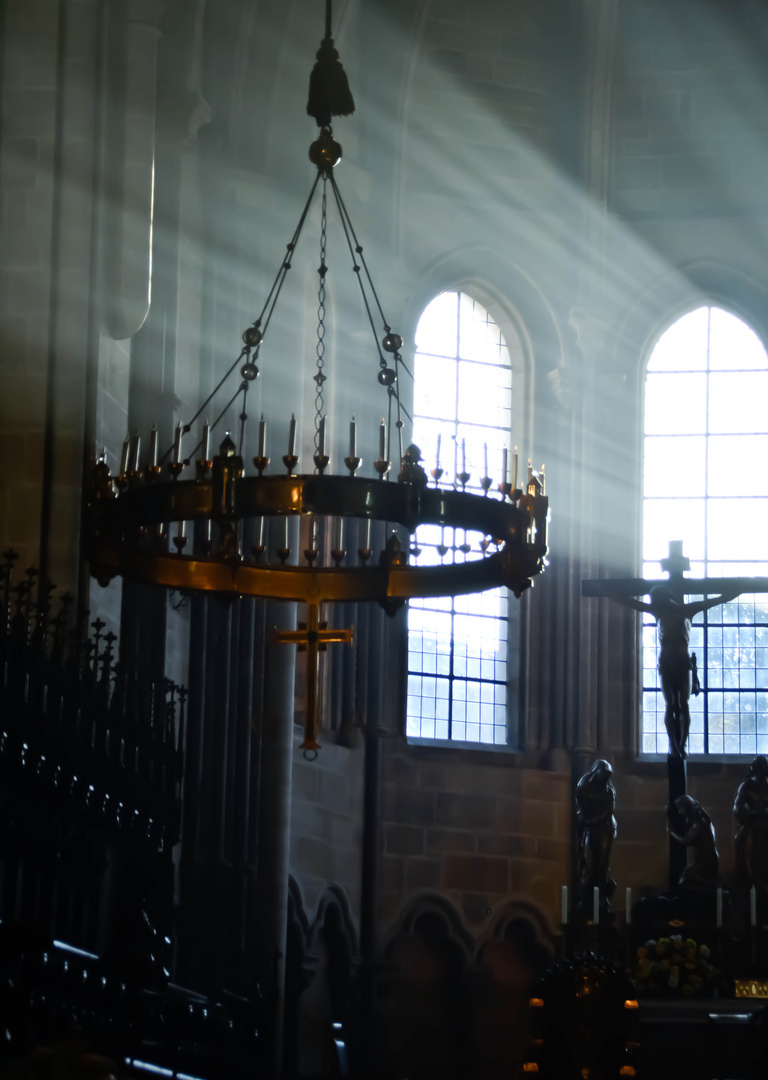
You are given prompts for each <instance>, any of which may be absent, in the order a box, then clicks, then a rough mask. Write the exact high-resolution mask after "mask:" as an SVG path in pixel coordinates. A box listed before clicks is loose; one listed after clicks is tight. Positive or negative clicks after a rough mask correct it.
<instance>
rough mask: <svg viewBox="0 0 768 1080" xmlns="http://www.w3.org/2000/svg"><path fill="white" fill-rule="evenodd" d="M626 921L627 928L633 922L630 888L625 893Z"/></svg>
mask: <svg viewBox="0 0 768 1080" xmlns="http://www.w3.org/2000/svg"><path fill="white" fill-rule="evenodd" d="M624 921H625V922H626V924H627V926H629V924H630V923H631V922H632V890H631V889H630V888H627V889H626V890H625V892H624Z"/></svg>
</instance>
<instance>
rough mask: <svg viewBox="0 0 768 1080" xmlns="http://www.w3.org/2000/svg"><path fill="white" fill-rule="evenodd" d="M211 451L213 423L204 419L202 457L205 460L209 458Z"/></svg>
mask: <svg viewBox="0 0 768 1080" xmlns="http://www.w3.org/2000/svg"><path fill="white" fill-rule="evenodd" d="M210 452H211V425H210V424H209V423H208V421H207V420H204V421H203V452H202V454H201V455H200V457H201V458H202V459H203V461H207V460H208V455H209V454H210Z"/></svg>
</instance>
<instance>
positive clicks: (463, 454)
mask: <svg viewBox="0 0 768 1080" xmlns="http://www.w3.org/2000/svg"><path fill="white" fill-rule="evenodd" d="M461 471H462V472H463V473H465V472H466V471H467V440H466V439H462V440H461Z"/></svg>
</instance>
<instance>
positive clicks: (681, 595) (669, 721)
mask: <svg viewBox="0 0 768 1080" xmlns="http://www.w3.org/2000/svg"><path fill="white" fill-rule="evenodd" d="M690 566H691V564H690V560H689V559H688V558H687V557H686V556H685V555H683V544H682V541H681V540H672V541H670V544H669V555H668V557H667V558H666V559H662V560H661V568H662V570H664V571H665V572H666V574H667V578H668V580H667V581H661V582H660V581H645V580H644V579H642V578H625V579H621V580H617V579H614V580H611V581H606V580H591V581H583V582H582V587H581V595H582V596H597V597H608V598H609V599H611V600H616V601H617V602H618V603H620V604H624V605H626V606H627V607H631V608H633V609H634V610H635V611H642V612H647V613H649V614H650V615H652V616H653V617H654V619H655V620H656V624H657V626H658V629H659V676H660V678H661V691H662V694H663V695H664V703H665V706H666V708H665V713H664V724H665V727H666V729H667V735H668V736H669V749H670V752H669V755H668V757H667V768H668V774H669V807H668V815H669V817H670V822H671V823H672V824H673V823H674V816H675V810H674V806H675V802H676V800H677V799H678V798H679V797H680V796H681V795H685V794H686V785H687V776H686V766H685V756H686V752H685V744H686V741H687V739H688V731H689V728H690V723H691V716H690V711H689V708H688V700H689V697H690V695H691V692H693V694H694V695H696V694H698V693H699V692H700V686H699V680H698V674H697V671H696V655H695V653H694V654H693V655H691V654H690V652H689V650H688V644H689V641H690V631H691V619H693V618H694V616H696V615H698V614H699V613H700V612H702V611H707V610H709V608H713V607H717V605H718V604H725V603H727V602H728V601H729V600H733V599H735V598H736V597H737V596H739V594H740V593H758V592H768V578H686V577H684V576H683V574H684V572H685V571H686V570H689V569H690ZM712 593H718V594H719V595H718V596H715V597H712V598H711V599H707V600H697V601H695V602H689V603H686V602H685V597H686V596H690V595H692V594H693V595H701V596H707V595H709V596H710V597H711V594H712ZM645 594H648V595H649V596H650V603H645V602H644V601H642V600H638V599H636V597H638V596H643V595H645ZM671 831H672V832H674V831H679V830H676V829H675V828H674V827H672V828H671ZM684 868H685V849H684V848H682V847H681V846H680V845H679V844H677V843H674V842H673V841H672V839H671V837H670V885H671V887H672V888H674V887H675V886H676V885H677V882H678V879H679V876H680V873H681V872H682V870H683V869H684Z"/></svg>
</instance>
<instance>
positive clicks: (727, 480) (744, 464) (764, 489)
mask: <svg viewBox="0 0 768 1080" xmlns="http://www.w3.org/2000/svg"><path fill="white" fill-rule="evenodd" d="M764 427H765V428H766V429H768V405H767V406H766V410H765V421H764ZM707 443H708V452H707V488H708V492H707V493H708V494H709V495H768V434H766V435H711V436H710V438H709V439H708V440H707Z"/></svg>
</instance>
